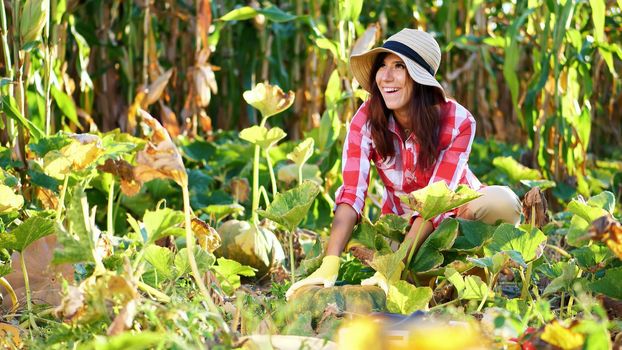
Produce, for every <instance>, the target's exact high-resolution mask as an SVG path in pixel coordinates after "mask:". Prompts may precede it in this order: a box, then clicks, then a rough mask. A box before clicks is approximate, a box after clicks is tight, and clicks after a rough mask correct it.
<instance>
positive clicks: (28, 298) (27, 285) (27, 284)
mask: <svg viewBox="0 0 622 350" xmlns="http://www.w3.org/2000/svg"><path fill="white" fill-rule="evenodd" d="M19 262H20V264H21V265H22V274H23V275H24V287H25V288H26V308H27V309H28V314H32V300H31V294H30V280H29V279H28V270H27V269H26V260H25V259H24V251H21V252H19Z"/></svg>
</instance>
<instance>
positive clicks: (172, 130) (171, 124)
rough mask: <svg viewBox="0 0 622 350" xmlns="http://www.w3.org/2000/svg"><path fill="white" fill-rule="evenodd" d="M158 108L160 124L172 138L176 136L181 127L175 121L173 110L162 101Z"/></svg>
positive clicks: (179, 132)
mask: <svg viewBox="0 0 622 350" xmlns="http://www.w3.org/2000/svg"><path fill="white" fill-rule="evenodd" d="M160 110H161V116H162V117H161V118H162V126H164V128H165V129H166V131H168V134H169V135H171V137H172V138H176V137H177V136H179V134H181V128H180V127H179V122H177V116H176V115H175V112H173V110H171V109H170V108H169V107H168V106H166V105H165V104H164V103H160Z"/></svg>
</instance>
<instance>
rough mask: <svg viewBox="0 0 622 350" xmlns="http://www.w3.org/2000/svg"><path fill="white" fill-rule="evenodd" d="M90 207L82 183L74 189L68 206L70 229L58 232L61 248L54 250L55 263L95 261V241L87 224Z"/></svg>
mask: <svg viewBox="0 0 622 350" xmlns="http://www.w3.org/2000/svg"><path fill="white" fill-rule="evenodd" d="M88 213H89V208H88V202H87V200H86V194H85V193H84V188H83V187H82V185H78V186H76V188H75V189H74V191H73V193H72V196H71V201H70V203H69V207H67V222H68V223H69V227H68V230H66V229H64V228H63V229H61V230H59V232H58V243H59V245H60V249H57V250H56V251H54V260H53V262H54V263H57V264H60V263H78V262H92V261H94V257H93V249H94V247H95V242H94V241H93V236H92V235H91V230H90V228H89V227H88V226H87V223H88V220H87V218H85V216H87V217H88Z"/></svg>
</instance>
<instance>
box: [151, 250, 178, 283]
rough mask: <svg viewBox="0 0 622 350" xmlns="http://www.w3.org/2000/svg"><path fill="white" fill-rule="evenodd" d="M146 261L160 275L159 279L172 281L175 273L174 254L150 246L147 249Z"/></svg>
mask: <svg viewBox="0 0 622 350" xmlns="http://www.w3.org/2000/svg"><path fill="white" fill-rule="evenodd" d="M144 257H145V260H146V261H147V262H148V263H149V264H151V266H153V268H154V269H155V271H156V272H157V273H158V279H160V280H164V279H167V280H169V279H172V278H174V277H175V273H174V271H173V269H172V266H173V252H171V250H170V249H168V248H164V247H160V246H157V245H155V244H150V245H148V246H147V248H145V255H144Z"/></svg>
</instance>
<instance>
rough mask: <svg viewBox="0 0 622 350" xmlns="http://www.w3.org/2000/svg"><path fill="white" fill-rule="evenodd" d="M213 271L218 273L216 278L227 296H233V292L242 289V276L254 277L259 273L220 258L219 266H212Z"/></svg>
mask: <svg viewBox="0 0 622 350" xmlns="http://www.w3.org/2000/svg"><path fill="white" fill-rule="evenodd" d="M212 269H213V270H214V272H216V278H218V280H219V281H220V285H221V286H222V289H223V291H224V292H225V293H226V294H227V295H233V292H235V290H236V289H238V288H240V286H241V283H240V276H246V277H253V276H255V271H257V270H256V269H254V268H252V267H250V266H246V265H242V264H240V263H239V262H237V261H235V260H230V259H227V258H218V265H214V266H212Z"/></svg>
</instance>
